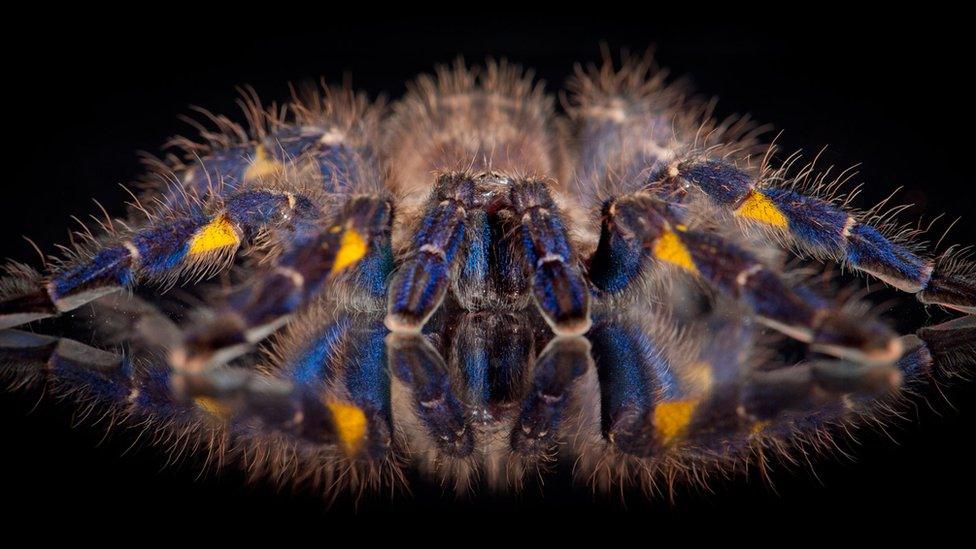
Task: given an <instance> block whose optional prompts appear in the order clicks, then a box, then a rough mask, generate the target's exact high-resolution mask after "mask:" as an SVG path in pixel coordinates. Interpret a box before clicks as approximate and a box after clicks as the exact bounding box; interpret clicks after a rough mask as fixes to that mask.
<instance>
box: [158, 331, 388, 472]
mask: <svg viewBox="0 0 976 549" xmlns="http://www.w3.org/2000/svg"><path fill="white" fill-rule="evenodd" d="M311 333H312V335H311V337H308V338H305V340H304V341H303V342H302V343H303V345H302V346H301V347H300V348H299V349H297V350H296V351H294V352H291V353H289V354H288V355H287V356H286V357H284V358H283V360H282V362H281V364H280V368H281V372H280V373H279V374H276V376H275V377H267V376H260V375H257V374H254V373H251V372H246V371H242V370H236V369H223V368H221V369H212V370H209V371H207V372H204V373H183V372H177V373H176V374H175V377H176V378H177V379H180V383H179V384H177V385H178V387H180V388H181V390H182V391H183V392H184V393H185V394H186V395H188V396H192V397H193V398H194V399H195V400H200V399H207V400H208V401H209V402H210V403H212V407H213V408H214V409H215V410H222V415H223V417H224V419H225V420H226V421H227V422H228V423H229V424H230V425H241V426H243V425H247V424H258V425H260V426H261V427H262V428H263V429H264V430H271V431H278V432H282V433H287V434H289V435H290V436H293V437H295V438H297V439H300V440H303V441H306V442H310V443H313V444H317V445H328V446H334V447H338V448H339V449H341V450H342V451H343V453H344V454H345V455H346V456H348V457H360V456H362V457H365V458H368V459H382V458H383V457H385V456H386V455H387V453H388V452H389V449H390V446H391V428H392V417H391V405H390V380H389V374H388V372H387V369H386V368H387V359H386V346H385V344H384V340H383V338H384V337H385V336H386V333H387V331H386V329H385V328H384V327H383V325H382V323H381V322H379V321H378V320H375V319H370V318H365V317H363V315H342V316H339V317H336V318H334V319H331V320H330V321H329V322H326V323H323V325H322V326H319V327H317V328H315V329H314V331H312V332H311Z"/></svg>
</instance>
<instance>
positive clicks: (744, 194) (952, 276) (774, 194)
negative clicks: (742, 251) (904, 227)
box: [676, 160, 976, 314]
mask: <svg viewBox="0 0 976 549" xmlns="http://www.w3.org/2000/svg"><path fill="white" fill-rule="evenodd" d="M676 176H677V177H679V178H681V179H683V180H686V181H688V182H689V183H691V184H693V185H695V186H696V187H698V188H699V189H701V190H702V191H703V192H704V193H705V194H706V195H707V196H709V197H710V198H711V199H712V200H713V201H714V202H715V203H716V204H718V205H719V206H721V207H723V208H725V209H728V210H729V211H731V212H732V214H733V215H734V216H735V217H736V218H737V219H740V220H743V221H744V222H746V223H749V224H751V225H755V226H759V227H761V228H763V229H766V230H771V231H774V232H776V233H778V234H781V235H783V236H784V237H786V238H789V239H790V240H792V241H793V242H795V243H796V245H797V247H799V248H800V249H801V250H804V251H807V252H809V253H812V254H814V255H820V256H824V255H826V256H828V257H831V258H833V259H835V260H837V261H843V262H845V263H846V264H848V265H850V266H851V267H853V268H855V269H857V270H860V271H863V272H865V273H868V274H870V275H872V276H874V277H877V278H879V279H880V280H882V281H884V282H886V283H888V284H890V285H892V286H894V287H895V288H898V289H899V290H902V291H905V292H909V293H914V294H917V295H918V298H919V300H920V301H922V302H923V303H934V304H938V305H942V306H944V307H947V308H950V309H955V310H958V311H961V312H963V313H967V314H972V313H976V280H974V279H973V277H971V276H967V275H966V274H964V273H960V272H954V271H953V270H952V269H946V268H942V267H941V266H940V265H938V264H933V262H932V261H931V260H929V259H926V258H924V257H921V256H919V255H918V254H916V253H915V252H913V251H912V250H910V249H909V248H907V247H906V246H904V245H902V244H899V243H897V242H893V241H891V240H890V239H888V238H886V237H885V236H884V235H883V234H881V232H879V231H878V229H876V228H874V227H872V226H870V225H868V224H866V223H863V222H862V221H860V220H859V219H858V218H857V217H855V216H854V215H851V214H850V213H848V212H846V211H844V210H843V209H841V208H840V207H838V206H836V205H834V204H831V203H830V202H827V201H824V200H820V199H818V198H813V197H809V196H805V195H802V194H800V193H797V192H795V191H792V190H788V189H777V188H761V187H759V186H757V184H756V182H755V181H754V180H753V178H752V177H751V176H749V175H748V174H746V173H744V172H742V171H740V170H739V169H737V168H736V167H735V166H732V165H731V164H727V163H725V162H720V161H714V160H707V161H702V162H688V163H684V164H679V165H678V166H677V168H676Z"/></svg>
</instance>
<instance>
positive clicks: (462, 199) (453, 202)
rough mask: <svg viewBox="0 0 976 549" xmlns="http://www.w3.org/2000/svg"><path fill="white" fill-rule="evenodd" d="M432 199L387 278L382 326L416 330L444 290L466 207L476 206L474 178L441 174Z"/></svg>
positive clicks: (461, 241) (462, 236)
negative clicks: (402, 258) (405, 254)
mask: <svg viewBox="0 0 976 549" xmlns="http://www.w3.org/2000/svg"><path fill="white" fill-rule="evenodd" d="M435 197H436V199H437V202H436V203H435V204H433V205H431V206H430V207H429V208H428V209H427V211H426V212H425V213H424V216H423V218H422V219H421V221H420V225H419V226H418V227H417V230H416V232H415V233H414V235H413V238H412V239H411V244H410V256H409V257H408V258H407V259H406V260H405V261H404V262H403V264H402V265H400V267H399V268H398V269H397V271H396V273H395V274H394V276H393V279H392V280H391V282H390V290H389V299H388V303H387V316H386V326H387V327H388V328H389V329H390V330H391V331H394V332H404V333H417V332H419V331H420V330H421V329H422V328H423V326H424V324H425V323H426V322H427V320H429V319H430V317H431V315H433V314H434V312H435V311H436V310H437V309H438V307H440V305H441V303H442V302H443V301H444V298H445V296H447V290H448V287H449V286H450V280H451V276H452V275H453V274H454V271H455V270H456V269H457V267H458V263H459V262H460V260H461V258H462V256H463V255H464V254H463V253H462V248H463V247H464V246H465V241H466V239H467V233H468V230H469V229H468V223H469V221H468V209H469V208H473V207H477V197H476V188H475V182H474V181H473V180H472V179H471V178H469V177H466V176H454V175H449V176H445V177H443V178H441V180H440V181H439V182H438V185H437V189H436V190H435Z"/></svg>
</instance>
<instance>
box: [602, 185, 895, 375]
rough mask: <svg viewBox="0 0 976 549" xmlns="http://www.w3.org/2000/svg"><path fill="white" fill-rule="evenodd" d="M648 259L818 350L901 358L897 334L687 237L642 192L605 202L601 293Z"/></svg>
mask: <svg viewBox="0 0 976 549" xmlns="http://www.w3.org/2000/svg"><path fill="white" fill-rule="evenodd" d="M648 259H652V260H655V261H658V262H660V263H665V264H668V265H671V266H674V267H675V268H677V269H678V270H680V271H682V272H685V273H687V274H690V275H692V276H695V277H697V278H699V279H701V280H702V281H704V282H705V283H707V284H708V285H709V286H711V287H712V288H714V289H715V290H717V291H719V292H721V293H723V294H728V295H732V296H734V297H736V298H739V299H742V300H743V301H744V302H745V303H747V304H748V305H749V306H750V307H751V308H752V310H753V311H755V313H756V315H757V316H758V318H759V319H760V320H762V321H763V322H764V323H765V324H767V325H769V326H770V327H771V328H774V329H776V330H778V331H780V332H782V333H784V334H786V335H788V336H790V337H793V338H795V339H797V340H799V341H803V342H806V343H810V344H811V345H812V346H813V347H814V348H815V349H816V350H818V351H821V352H825V353H828V354H831V355H835V356H842V357H847V358H850V359H852V360H856V361H858V362H865V363H889V362H893V361H895V360H897V359H898V357H899V356H900V355H901V345H900V343H899V340H898V339H897V337H896V335H895V334H894V333H893V332H892V331H891V330H890V329H888V328H887V327H885V326H884V325H883V324H881V323H879V322H873V321H869V320H865V319H853V318H849V317H848V316H847V315H844V314H842V313H840V312H839V311H837V310H836V309H835V308H833V307H831V306H829V305H828V304H827V302H826V301H825V300H823V299H822V298H820V297H818V296H816V295H815V294H813V292H811V291H809V290H805V289H793V288H791V287H789V286H788V285H787V284H786V283H785V282H784V281H783V280H782V279H781V277H780V275H779V274H777V273H776V272H775V271H773V270H772V269H770V268H768V267H766V266H765V265H764V264H763V263H762V262H760V261H759V260H758V259H756V258H755V257H753V256H752V254H750V253H749V252H747V251H746V250H744V249H742V248H740V247H739V246H737V245H735V244H732V243H730V242H727V241H725V240H724V239H722V238H721V237H720V236H718V235H715V234H711V233H702V232H696V231H690V230H687V229H686V228H685V227H684V226H683V225H681V224H680V219H679V218H677V217H676V215H675V210H674V209H673V208H672V207H671V206H670V205H669V204H668V203H666V202H662V201H660V200H657V199H655V198H653V197H652V196H651V194H650V193H648V192H646V191H638V192H635V193H631V194H629V195H624V196H622V197H619V198H617V199H614V200H611V201H608V202H607V203H606V205H605V206H604V208H603V220H602V225H601V234H600V241H599V244H598V245H597V249H596V251H595V252H594V253H593V256H592V257H591V258H590V261H589V277H590V280H591V281H592V282H593V284H594V285H595V286H596V287H598V288H599V289H601V290H603V291H606V292H610V293H614V292H619V291H621V290H623V289H625V288H626V287H627V286H628V285H629V284H630V283H631V282H632V281H633V280H634V279H635V278H636V277H637V276H638V275H639V274H640V273H641V271H642V269H643V268H644V267H645V264H646V263H647V261H648Z"/></svg>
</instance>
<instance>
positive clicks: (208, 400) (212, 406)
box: [193, 396, 230, 420]
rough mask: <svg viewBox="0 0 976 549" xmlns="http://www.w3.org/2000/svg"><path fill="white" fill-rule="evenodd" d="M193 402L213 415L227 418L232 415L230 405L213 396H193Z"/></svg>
mask: <svg viewBox="0 0 976 549" xmlns="http://www.w3.org/2000/svg"><path fill="white" fill-rule="evenodd" d="M193 403H194V404H196V405H197V407H198V408H200V409H201V410H203V411H204V412H207V413H208V414H210V415H212V416H216V417H218V418H220V419H223V420H226V419H227V418H229V417H230V406H229V405H227V403H226V402H221V401H220V400H217V399H216V398H213V397H208V396H198V397H194V398H193Z"/></svg>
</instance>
